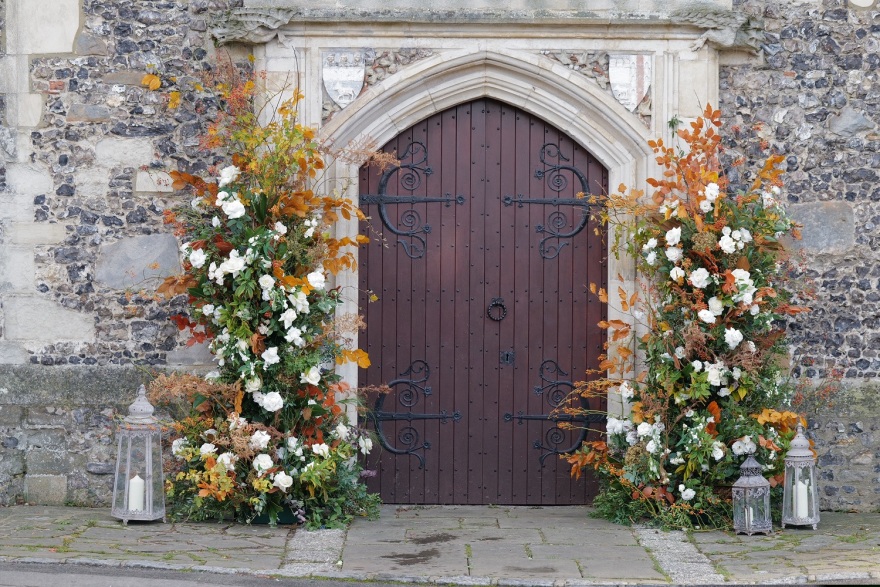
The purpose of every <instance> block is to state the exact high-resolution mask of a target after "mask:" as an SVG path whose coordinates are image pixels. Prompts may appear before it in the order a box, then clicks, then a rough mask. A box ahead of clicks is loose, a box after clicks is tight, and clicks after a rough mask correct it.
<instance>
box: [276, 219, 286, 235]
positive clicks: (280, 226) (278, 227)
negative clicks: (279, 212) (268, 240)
mask: <svg viewBox="0 0 880 587" xmlns="http://www.w3.org/2000/svg"><path fill="white" fill-rule="evenodd" d="M275 232H277V233H278V234H287V227H286V226H284V225H283V224H281V222H276V223H275Z"/></svg>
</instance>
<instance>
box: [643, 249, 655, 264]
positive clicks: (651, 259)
mask: <svg viewBox="0 0 880 587" xmlns="http://www.w3.org/2000/svg"><path fill="white" fill-rule="evenodd" d="M656 262H657V251H651V252H650V253H648V255H647V256H646V257H645V263H647V264H648V265H653V264H654V263H656Z"/></svg>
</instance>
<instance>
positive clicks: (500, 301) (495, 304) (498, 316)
mask: <svg viewBox="0 0 880 587" xmlns="http://www.w3.org/2000/svg"><path fill="white" fill-rule="evenodd" d="M495 308H500V309H501V312H500V313H499V312H495V313H493V310H494V309H495ZM486 316H488V317H489V319H490V320H494V321H495V322H501V321H502V320H504V319H505V318H506V317H507V306H505V305H504V298H492V301H491V302H489V307H488V308H486Z"/></svg>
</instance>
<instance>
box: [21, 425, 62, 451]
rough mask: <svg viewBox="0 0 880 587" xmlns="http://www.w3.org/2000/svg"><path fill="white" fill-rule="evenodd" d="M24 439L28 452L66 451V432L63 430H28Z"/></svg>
mask: <svg viewBox="0 0 880 587" xmlns="http://www.w3.org/2000/svg"><path fill="white" fill-rule="evenodd" d="M25 437H26V438H27V448H28V450H37V449H42V450H51V451H64V450H67V431H66V430H65V429H63V428H53V429H38V430H28V431H27V434H26V436H25Z"/></svg>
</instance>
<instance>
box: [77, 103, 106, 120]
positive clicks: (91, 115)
mask: <svg viewBox="0 0 880 587" xmlns="http://www.w3.org/2000/svg"><path fill="white" fill-rule="evenodd" d="M109 120H110V109H109V108H107V107H106V106H102V105H98V104H71V106H70V109H69V110H68V111H67V121H68V122H108V121H109Z"/></svg>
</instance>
